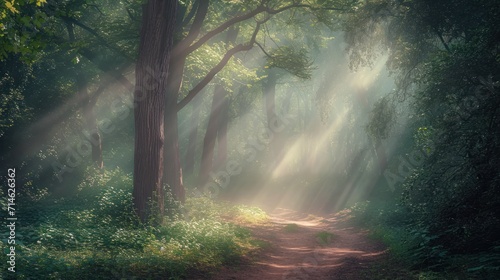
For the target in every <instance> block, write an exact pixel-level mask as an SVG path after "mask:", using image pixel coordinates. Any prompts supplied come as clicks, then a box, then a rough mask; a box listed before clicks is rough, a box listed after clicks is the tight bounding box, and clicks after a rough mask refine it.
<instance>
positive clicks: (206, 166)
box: [198, 26, 239, 188]
mask: <svg viewBox="0 0 500 280" xmlns="http://www.w3.org/2000/svg"><path fill="white" fill-rule="evenodd" d="M238 32H239V29H238V28H237V27H234V26H231V27H230V28H229V29H228V31H227V34H226V47H229V44H230V43H233V42H235V41H236V37H237V36H238ZM227 96H228V92H227V90H226V89H224V87H223V86H222V85H216V86H215V89H214V96H213V99H212V108H211V110H210V117H209V119H208V125H207V131H206V133H205V138H204V139H203V152H202V154H201V166H200V173H199V176H198V187H199V188H203V187H204V186H205V184H206V183H207V182H208V179H209V175H210V172H211V171H213V170H214V169H215V168H219V167H220V165H221V164H222V163H223V162H225V161H226V159H227V137H226V136H227V121H228V120H227V117H228V111H229V100H228V98H227ZM216 139H217V143H218V146H217V158H214V149H215V141H216ZM214 160H215V163H214Z"/></svg>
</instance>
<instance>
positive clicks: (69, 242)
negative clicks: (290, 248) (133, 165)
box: [0, 170, 269, 280]
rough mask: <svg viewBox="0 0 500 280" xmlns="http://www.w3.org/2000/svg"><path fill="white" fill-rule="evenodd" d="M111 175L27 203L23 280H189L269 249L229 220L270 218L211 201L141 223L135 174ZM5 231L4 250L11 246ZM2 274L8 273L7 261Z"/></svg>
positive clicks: (20, 257) (19, 250)
mask: <svg viewBox="0 0 500 280" xmlns="http://www.w3.org/2000/svg"><path fill="white" fill-rule="evenodd" d="M108 172H109V171H108ZM105 175H106V176H107V179H105V180H104V179H103V180H101V181H99V180H95V179H94V178H91V180H87V181H85V182H83V183H82V185H81V186H80V187H81V188H80V192H79V193H78V194H77V195H76V196H75V197H73V198H65V199H54V198H51V197H50V196H48V197H45V198H44V199H40V200H39V201H37V202H33V201H27V198H26V197H24V198H23V199H24V200H21V199H20V202H21V201H22V202H23V204H21V205H19V206H18V209H19V212H18V217H19V221H20V222H19V227H16V234H17V236H16V237H17V241H19V242H18V243H16V279H69V280H71V279H123V278H126V279H186V278H188V277H189V273H190V272H192V271H210V270H213V269H214V268H216V267H219V266H221V265H229V264H233V263H235V262H238V260H239V259H240V258H241V257H242V256H245V255H246V254H249V253H251V252H252V251H254V250H257V249H259V248H261V247H265V246H268V245H269V244H265V242H260V241H256V240H253V239H252V237H251V235H250V231H249V230H248V229H246V228H244V227H242V226H241V225H238V224H236V223H233V222H228V221H227V219H226V218H227V217H229V220H235V221H242V222H245V223H259V222H263V221H265V220H266V219H267V216H266V215H265V213H264V212H263V211H262V210H260V209H258V208H254V207H246V206H242V205H240V206H231V205H228V204H220V203H216V202H214V201H211V200H209V199H205V198H195V199H188V201H187V202H186V204H185V206H184V207H177V206H175V205H174V206H172V209H171V213H170V214H171V215H170V216H169V217H167V218H165V220H164V222H163V223H162V224H161V225H159V226H152V225H147V224H141V223H139V222H138V221H137V219H136V217H135V215H134V213H133V209H132V196H131V185H132V184H131V178H130V176H129V175H126V174H122V173H121V172H120V171H119V170H118V171H112V172H109V173H108V174H105ZM96 182H97V183H96ZM176 207H177V208H176ZM176 209H177V210H176ZM1 234H2V235H0V240H1V241H0V248H1V249H2V251H5V250H6V249H7V248H8V247H7V246H10V245H8V244H7V239H6V238H7V236H6V235H5V234H4V232H2V233H1ZM0 269H2V270H3V271H7V262H4V263H2V264H0ZM7 279H8V278H7Z"/></svg>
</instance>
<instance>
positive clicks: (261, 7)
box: [184, 1, 348, 56]
mask: <svg viewBox="0 0 500 280" xmlns="http://www.w3.org/2000/svg"><path fill="white" fill-rule="evenodd" d="M202 2H203V1H202ZM293 8H308V9H310V10H312V11H316V10H330V11H347V10H348V9H347V8H337V7H314V6H312V5H308V4H291V5H288V6H284V7H281V8H278V9H272V8H269V7H266V6H264V5H262V4H261V5H259V6H258V7H257V8H255V9H254V10H252V11H250V12H248V13H246V14H244V15H240V16H237V17H234V18H232V19H230V20H228V21H226V22H224V23H222V24H221V25H219V26H218V27H217V28H215V29H213V30H212V31H209V32H207V33H206V34H205V35H203V36H202V37H201V38H200V39H199V40H198V41H196V42H195V43H194V44H192V45H190V46H189V47H187V48H186V49H185V50H184V54H185V55H186V56H187V55H189V54H190V53H192V52H194V51H195V50H197V49H198V48H199V47H200V46H202V45H203V44H204V43H206V42H207V41H208V40H210V39H211V38H212V37H214V36H215V35H217V34H219V33H220V32H222V31H224V30H226V29H227V28H229V27H230V26H232V25H233V24H236V23H238V22H242V21H245V20H247V19H250V18H252V17H254V16H256V15H258V14H260V13H262V12H266V13H268V14H270V15H274V14H278V13H281V12H283V11H286V10H289V9H293Z"/></svg>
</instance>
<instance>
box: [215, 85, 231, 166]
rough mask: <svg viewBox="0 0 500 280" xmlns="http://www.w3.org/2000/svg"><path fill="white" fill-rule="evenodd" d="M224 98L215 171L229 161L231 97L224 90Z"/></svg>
mask: <svg viewBox="0 0 500 280" xmlns="http://www.w3.org/2000/svg"><path fill="white" fill-rule="evenodd" d="M224 92H225V94H224V98H223V100H222V103H221V105H220V112H219V121H218V124H219V125H218V127H217V157H216V159H215V164H214V169H215V170H219V169H220V168H221V167H222V166H223V165H224V164H225V162H226V160H227V125H228V122H229V119H228V118H229V96H228V94H227V92H226V91H225V90H224Z"/></svg>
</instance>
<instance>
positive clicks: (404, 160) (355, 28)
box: [346, 0, 500, 279]
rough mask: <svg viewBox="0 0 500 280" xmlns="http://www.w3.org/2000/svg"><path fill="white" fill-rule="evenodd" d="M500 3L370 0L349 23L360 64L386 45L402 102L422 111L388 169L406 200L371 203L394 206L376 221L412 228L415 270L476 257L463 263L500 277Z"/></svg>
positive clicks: (390, 180) (411, 251)
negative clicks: (499, 169)
mask: <svg viewBox="0 0 500 280" xmlns="http://www.w3.org/2000/svg"><path fill="white" fill-rule="evenodd" d="M498 4H499V3H498V2H497V1H487V0H485V1H438V2H437V1H404V2H401V1H367V2H366V3H364V4H362V5H360V7H359V13H357V14H356V15H354V16H352V17H350V18H349V20H348V21H347V23H346V30H347V33H346V34H347V35H346V38H347V42H348V43H349V48H348V49H349V51H350V53H351V57H352V62H353V63H354V65H357V64H358V63H361V64H363V63H369V62H370V61H371V60H372V59H373V58H372V57H373V56H376V55H377V54H378V53H377V51H376V49H375V48H374V47H373V46H374V45H377V46H379V47H380V46H381V48H382V49H383V50H384V51H385V52H386V53H388V57H389V60H388V66H389V67H390V68H391V69H392V70H393V72H394V73H395V75H396V76H397V77H398V78H397V81H398V91H397V93H396V94H395V95H396V96H395V97H396V100H404V101H403V102H406V103H407V104H410V106H411V108H412V111H413V112H412V119H411V122H410V126H409V128H410V129H409V132H408V134H409V136H410V137H412V138H413V139H411V138H410V140H409V141H408V142H405V143H404V145H402V146H401V148H400V149H399V150H397V151H396V153H395V156H394V157H393V160H392V162H391V163H390V165H389V168H388V170H386V173H385V175H386V179H387V183H388V184H389V185H391V186H392V187H394V185H397V188H396V190H397V191H396V193H395V196H396V201H397V204H396V202H395V204H394V205H393V206H392V207H391V206H388V204H385V205H383V206H381V205H377V206H373V207H369V209H372V210H373V211H375V212H378V211H379V210H375V209H377V208H380V207H382V208H385V209H386V211H387V207H388V209H389V211H388V212H390V213H383V216H388V219H390V221H386V220H382V221H381V220H380V217H379V215H375V220H378V221H379V222H380V223H381V224H383V225H385V226H394V225H396V226H398V227H403V228H404V230H403V231H402V232H406V233H405V234H406V236H404V237H402V239H403V240H406V242H409V243H407V244H406V250H408V252H405V255H406V256H407V257H408V256H411V258H409V259H411V260H412V262H413V263H412V264H413V265H415V266H426V267H432V268H435V269H436V268H442V267H443V266H449V265H450V264H452V263H453V262H454V261H455V260H456V258H460V257H461V256H465V255H468V256H469V258H468V259H467V261H460V262H458V263H461V264H463V265H464V267H465V270H468V271H469V272H471V273H474V274H476V275H482V277H487V278H488V277H490V278H491V277H493V276H492V275H490V273H497V272H498V270H499V269H500V267H499V265H498V261H499V260H500V255H499V248H500V247H499V245H500V240H499V239H498V236H499V235H498V233H499V232H500V227H499V225H500V223H499V217H500V215H499V214H500V212H499V209H500V208H499V206H500V193H499V179H500V177H499V172H498V164H499V159H500V149H499V147H500V138H499V137H498V135H499V134H498V131H500V114H499V113H500V112H499V111H498V107H499V105H500V94H499V85H500V84H499V78H500V68H499V65H500V64H499V62H500V53H499V47H500V40H499V37H498V30H499V28H500V21H499V17H498V13H499V11H500V6H499V5H498ZM364 35H366V37H363V36H364ZM374 110H380V109H379V108H378V107H376V108H375V109H374ZM374 117H375V119H376V120H375V121H373V123H390V122H389V121H388V120H386V119H387V118H386V117H385V115H384V114H379V113H377V111H374ZM372 127H373V125H371V126H370V127H369V129H370V130H372ZM401 156H402V157H401ZM373 204H374V203H373ZM376 217H378V218H376ZM398 242H400V241H398ZM456 264H457V262H455V265H456ZM455 269H458V270H463V269H464V268H455ZM488 275H489V276H488ZM493 278H495V277H493ZM482 279H485V278H482Z"/></svg>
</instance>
